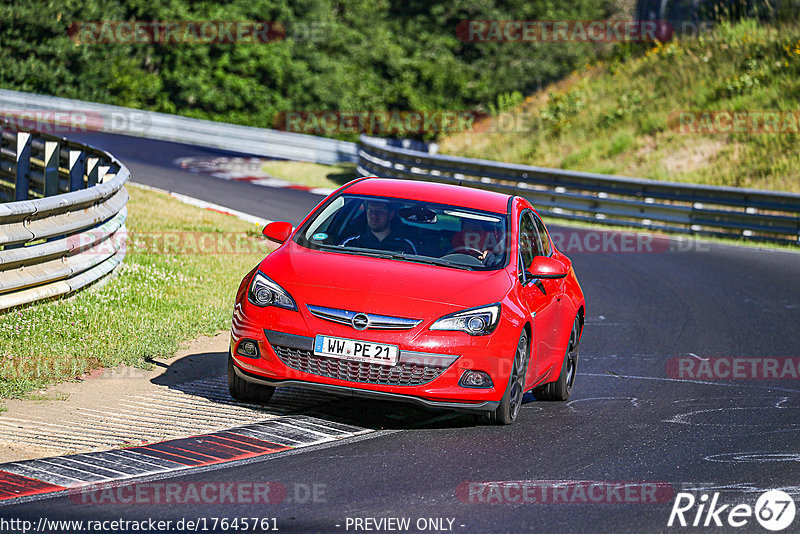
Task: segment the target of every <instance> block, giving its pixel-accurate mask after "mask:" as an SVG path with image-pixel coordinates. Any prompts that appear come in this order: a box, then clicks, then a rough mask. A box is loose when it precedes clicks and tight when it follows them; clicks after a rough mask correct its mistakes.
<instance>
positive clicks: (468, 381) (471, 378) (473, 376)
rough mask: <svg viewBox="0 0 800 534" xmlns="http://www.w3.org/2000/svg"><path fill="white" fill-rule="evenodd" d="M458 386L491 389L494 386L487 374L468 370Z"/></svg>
mask: <svg viewBox="0 0 800 534" xmlns="http://www.w3.org/2000/svg"><path fill="white" fill-rule="evenodd" d="M458 385H459V386H461V387H462V388H490V387H492V385H493V384H492V379H491V378H490V377H489V375H488V374H487V373H484V372H483V371H471V370H467V371H464V374H463V375H461V380H459V381H458Z"/></svg>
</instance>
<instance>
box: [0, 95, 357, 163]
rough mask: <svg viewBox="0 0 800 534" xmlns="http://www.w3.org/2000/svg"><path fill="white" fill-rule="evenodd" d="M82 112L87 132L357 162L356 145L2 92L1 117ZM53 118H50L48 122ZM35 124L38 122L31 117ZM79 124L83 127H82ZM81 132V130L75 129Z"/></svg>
mask: <svg viewBox="0 0 800 534" xmlns="http://www.w3.org/2000/svg"><path fill="white" fill-rule="evenodd" d="M36 111H43V112H64V113H73V114H81V115H83V116H84V117H85V118H86V121H85V122H84V123H81V124H80V125H85V126H86V128H87V130H95V131H102V132H108V133H116V134H123V135H131V136H135V137H145V138H147V139H159V140H161V141H173V142H176V143H186V144H190V145H196V146H205V147H211V148H219V149H223V150H230V151H232V152H241V153H245V154H253V155H257V156H267V157H271V158H282V159H290V160H295V161H310V162H313V163H323V164H326V165H332V164H334V163H339V162H345V161H347V162H356V161H357V158H358V148H357V146H358V145H357V144H356V143H349V142H346V141H338V140H336V139H328V138H325V137H316V136H313V135H305V134H299V133H292V132H281V131H278V130H270V129H266V128H253V127H249V126H238V125H235V124H226V123H222V122H214V121H207V120H201V119H191V118H188V117H181V116H178V115H170V114H167V113H155V112H151V111H142V110H138V109H132V108H124V107H119V106H109V105H106V104H95V103H93V102H82V101H80V100H69V99H67V98H58V97H53V96H44V95H35V94H32V93H23V92H19V91H9V90H5V89H0V115H2V114H4V113H6V114H10V115H15V114H18V113H24V112H36ZM54 119H55V117H54V116H53V115H52V114H51V116H50V118H49V119H46V120H49V121H52V120H54ZM30 120H31V121H32V122H36V121H37V118H36V117H33V116H32V118H31V119H30ZM80 125H79V126H80ZM77 131H80V127H79V128H78V129H77Z"/></svg>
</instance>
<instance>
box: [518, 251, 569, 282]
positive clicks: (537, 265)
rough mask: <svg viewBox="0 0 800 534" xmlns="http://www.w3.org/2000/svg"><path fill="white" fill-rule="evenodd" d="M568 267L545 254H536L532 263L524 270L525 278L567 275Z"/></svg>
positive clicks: (562, 276) (561, 276)
mask: <svg viewBox="0 0 800 534" xmlns="http://www.w3.org/2000/svg"><path fill="white" fill-rule="evenodd" d="M568 272H569V268H568V267H567V266H566V265H564V264H563V263H561V262H560V261H558V260H556V259H553V258H548V257H546V256H536V257H535V258H534V259H533V263H531V266H530V267H529V268H528V270H527V271H525V278H526V279H527V280H533V279H536V278H564V277H565V276H567V273H568Z"/></svg>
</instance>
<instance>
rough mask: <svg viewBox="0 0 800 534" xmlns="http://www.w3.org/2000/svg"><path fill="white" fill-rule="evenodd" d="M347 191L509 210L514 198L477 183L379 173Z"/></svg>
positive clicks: (484, 209) (502, 211)
mask: <svg viewBox="0 0 800 534" xmlns="http://www.w3.org/2000/svg"><path fill="white" fill-rule="evenodd" d="M345 192H346V193H354V194H358V195H375V196H382V197H390V198H405V199H412V200H423V201H426V202H434V203H437V204H449V205H451V206H459V207H462V208H472V209H476V210H482V211H491V212H494V213H507V212H508V199H509V198H511V197H510V196H509V195H504V194H503V193H495V192H494V191H486V190H484V189H475V188H474V187H466V186H458V185H447V184H438V183H434V182H423V181H418V180H396V179H391V178H377V177H369V178H368V179H365V180H359V181H358V182H356V183H354V184H353V185H351V186H350V187H348V188H347V190H346V191H345Z"/></svg>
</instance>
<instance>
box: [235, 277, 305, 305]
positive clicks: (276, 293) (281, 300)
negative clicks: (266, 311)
mask: <svg viewBox="0 0 800 534" xmlns="http://www.w3.org/2000/svg"><path fill="white" fill-rule="evenodd" d="M247 300H249V301H250V302H251V303H252V304H255V305H256V306H259V307H261V308H265V307H267V306H277V307H278V308H284V309H287V310H294V311H297V305H296V304H295V303H294V299H293V298H292V296H291V295H289V293H287V292H286V290H285V289H283V288H282V287H281V286H279V285H278V284H276V283H275V282H273V281H272V280H270V279H269V277H267V275H265V274H264V273H262V272H257V273H256V274H255V276H253V280H252V281H251V282H250V289H249V290H248V291H247Z"/></svg>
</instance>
